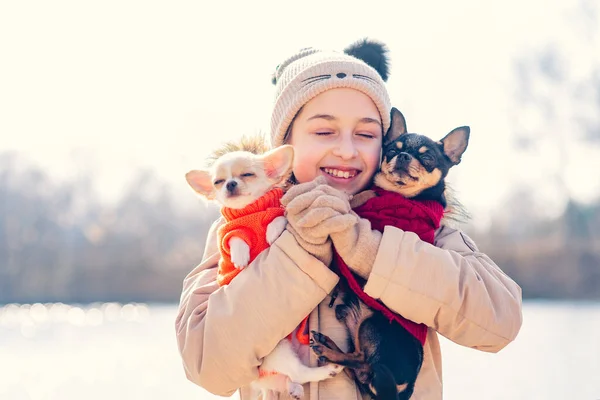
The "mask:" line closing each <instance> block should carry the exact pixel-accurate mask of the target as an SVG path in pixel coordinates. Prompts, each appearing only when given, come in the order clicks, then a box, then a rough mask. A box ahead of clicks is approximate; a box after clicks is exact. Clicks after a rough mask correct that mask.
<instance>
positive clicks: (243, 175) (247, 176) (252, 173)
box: [242, 172, 256, 178]
mask: <svg viewBox="0 0 600 400" xmlns="http://www.w3.org/2000/svg"><path fill="white" fill-rule="evenodd" d="M251 176H256V174H255V173H254V172H246V173H243V174H242V177H244V178H249V177H251Z"/></svg>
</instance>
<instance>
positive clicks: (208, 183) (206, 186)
mask: <svg viewBox="0 0 600 400" xmlns="http://www.w3.org/2000/svg"><path fill="white" fill-rule="evenodd" d="M185 179H186V180H187V182H188V183H189V185H190V186H191V187H192V189H194V190H195V191H196V193H198V194H201V195H202V196H204V197H206V198H207V199H208V200H212V199H214V198H215V187H214V186H213V183H212V176H211V174H210V173H208V171H204V170H197V169H195V170H192V171H190V172H188V173H187V174H185Z"/></svg>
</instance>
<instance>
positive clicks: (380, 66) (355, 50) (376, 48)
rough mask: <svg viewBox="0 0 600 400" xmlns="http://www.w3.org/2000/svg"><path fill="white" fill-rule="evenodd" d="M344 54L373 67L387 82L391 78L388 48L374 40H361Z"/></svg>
mask: <svg viewBox="0 0 600 400" xmlns="http://www.w3.org/2000/svg"><path fill="white" fill-rule="evenodd" d="M344 53H346V54H348V55H349V56H353V57H356V58H358V59H359V60H362V61H364V62H365V63H367V64H368V65H370V66H371V67H373V68H374V69H375V70H376V71H377V72H378V73H379V75H380V76H381V79H383V80H384V81H387V79H388V77H389V59H388V56H387V53H388V48H387V46H386V45H385V44H383V43H381V42H378V41H376V40H373V39H369V38H365V39H360V40H358V41H356V42H354V43H352V44H351V45H350V46H348V47H346V48H345V49H344Z"/></svg>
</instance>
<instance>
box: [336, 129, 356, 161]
mask: <svg viewBox="0 0 600 400" xmlns="http://www.w3.org/2000/svg"><path fill="white" fill-rule="evenodd" d="M333 154H334V155H336V156H338V157H340V158H341V159H343V160H350V159H352V158H354V157H356V156H357V154H358V152H357V151H356V146H355V145H354V140H353V139H352V134H351V133H350V134H348V135H340V139H339V143H338V145H337V147H336V149H334V151H333Z"/></svg>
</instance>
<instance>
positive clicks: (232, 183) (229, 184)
mask: <svg viewBox="0 0 600 400" xmlns="http://www.w3.org/2000/svg"><path fill="white" fill-rule="evenodd" d="M225 187H226V188H227V191H228V192H233V191H234V190H235V188H236V187H237V182H236V181H229V182H227V185H225Z"/></svg>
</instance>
